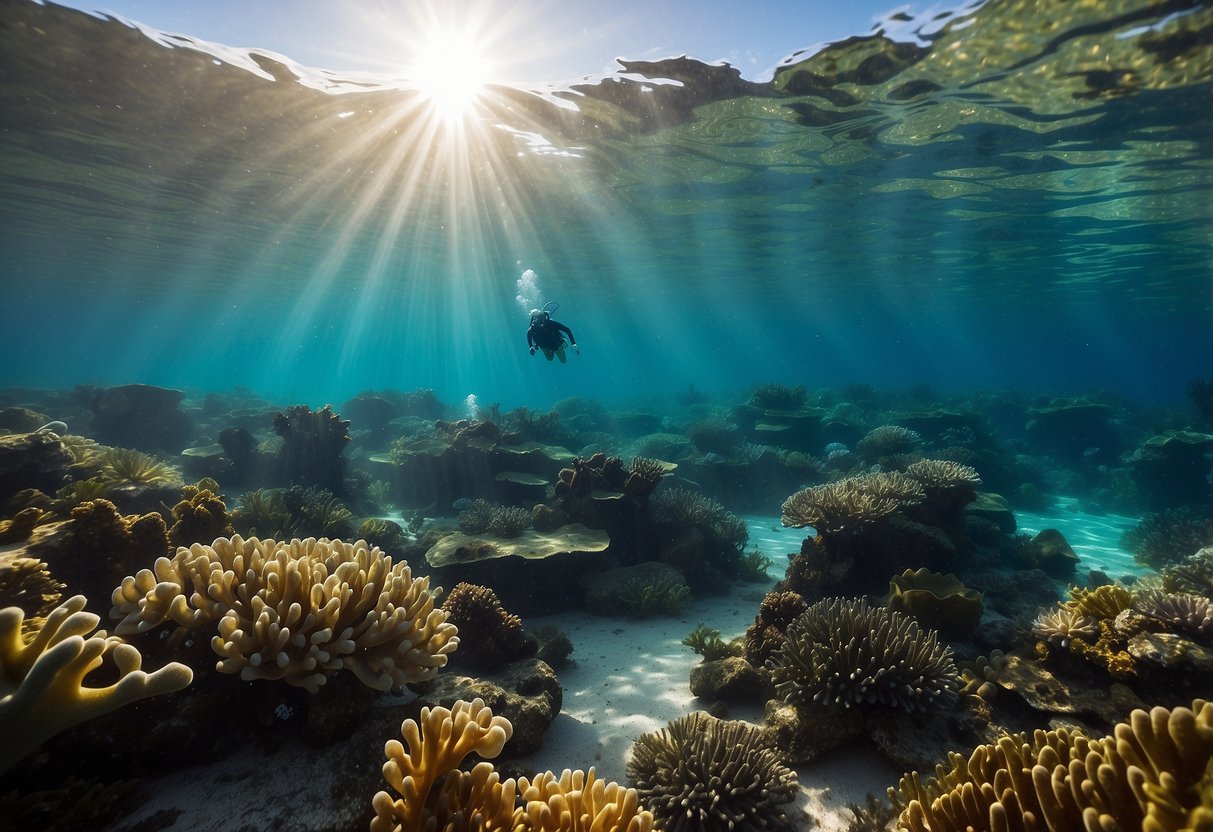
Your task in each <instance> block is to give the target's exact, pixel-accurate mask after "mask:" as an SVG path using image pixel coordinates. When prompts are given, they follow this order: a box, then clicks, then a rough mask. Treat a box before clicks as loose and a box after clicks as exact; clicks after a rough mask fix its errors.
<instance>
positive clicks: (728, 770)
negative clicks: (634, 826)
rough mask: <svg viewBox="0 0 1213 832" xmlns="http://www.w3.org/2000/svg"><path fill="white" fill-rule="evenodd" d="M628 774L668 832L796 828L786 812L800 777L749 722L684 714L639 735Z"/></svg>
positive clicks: (766, 831)
mask: <svg viewBox="0 0 1213 832" xmlns="http://www.w3.org/2000/svg"><path fill="white" fill-rule="evenodd" d="M627 770H628V777H629V778H630V779H631V781H632V782H633V783H635V784H636V788H637V791H638V792H639V794H640V798H641V800H642V801H643V802H644V803H645V805H646V806H648V808H649V810H650V811H652V813H653V815H654V817H655V818H656V819H657V822H658V824H659V826H660V828H661V829H662V830H665V832H699V831H700V830H717V829H719V830H726V829H727V830H736V832H775V830H790V829H792V828H793V825H792V823H791V822H790V821H789V820H788V818H787V816H786V815H785V814H784V812H783V809H782V808H781V807H782V806H783V804H785V803H789V802H791V801H792V800H793V799H794V798H795V796H796V793H797V788H796V773H795V772H793V771H792V770H791V769H790V768H788V767H787V766H785V765H784V764H783V763H782V762H781V761H780V759H779V755H778V754H777V753H776V752H775V751H774V749H773V748H771V746H770V745H769V744H768V742H767V741H766V740H765V739H764V734H763V731H762V730H761V729H759V728H756V727H755V726H753V725H749V724H747V723H745V722H740V721H735V720H721V719H716V718H714V717H712V716H709V715H708V714H706V713H703V712H701V711H697V712H695V713H691V714H687V715H686V716H684V717H680V718H679V719H676V720H674V721H672V722H670V723H669V724H668V725H667V726H666V727H665V728H664V729H663V730H661V731H657V732H654V733H651V734H643V735H641V736H640V737H639V738H638V739H637V740H636V743H635V745H633V746H632V757H631V759H630V760H628V765H627Z"/></svg>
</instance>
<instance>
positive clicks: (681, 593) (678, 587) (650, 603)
mask: <svg viewBox="0 0 1213 832" xmlns="http://www.w3.org/2000/svg"><path fill="white" fill-rule="evenodd" d="M690 600H691V590H690V587H688V586H687V585H686V584H684V583H682V582H681V581H679V580H676V579H675V578H673V577H671V576H669V575H659V576H657V577H654V578H650V579H645V578H641V577H633V578H628V579H627V580H626V581H624V582H623V586H621V587H620V589H619V595H618V603H619V607H620V609H621V610H623V612H625V613H627V614H628V615H631V616H633V617H635V618H648V617H649V616H651V615H677V614H678V613H679V612H681V611H682V608H683V607H685V606H686V605H687V602H688V601H690Z"/></svg>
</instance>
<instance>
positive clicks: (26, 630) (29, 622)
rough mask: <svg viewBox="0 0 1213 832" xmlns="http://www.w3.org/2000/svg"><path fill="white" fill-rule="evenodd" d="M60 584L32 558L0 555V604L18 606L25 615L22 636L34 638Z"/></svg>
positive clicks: (54, 604)
mask: <svg viewBox="0 0 1213 832" xmlns="http://www.w3.org/2000/svg"><path fill="white" fill-rule="evenodd" d="M62 591H63V584H61V583H59V582H58V581H56V580H55V579H54V578H53V577H52V576H51V573H50V570H49V569H47V566H46V564H45V563H43V562H42V561H40V560H37V559H35V558H26V557H12V556H11V555H0V608H4V607H19V608H20V609H21V612H22V613H23V614H24V616H25V620H24V622H23V624H22V627H23V629H22V638H23V639H24V640H25V641H30V640H31V639H33V637H34V634H35V633H36V632H37V631H38V630H40V629H41V628H42V625H43V624H44V623H46V617H47V616H48V615H50V613H51V610H53V609H54V608H55V607H57V606H58V605H59V601H60V598H61V593H62Z"/></svg>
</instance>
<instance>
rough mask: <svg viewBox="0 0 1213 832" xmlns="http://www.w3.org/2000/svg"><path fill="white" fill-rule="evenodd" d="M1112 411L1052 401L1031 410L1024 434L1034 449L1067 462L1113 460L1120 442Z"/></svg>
mask: <svg viewBox="0 0 1213 832" xmlns="http://www.w3.org/2000/svg"><path fill="white" fill-rule="evenodd" d="M1113 415H1114V414H1113V411H1112V408H1111V407H1109V406H1108V405H1106V404H1101V403H1099V402H1088V401H1083V400H1082V399H1055V400H1054V401H1053V402H1052V403H1050V404H1049V405H1047V406H1045V407H1039V408H1031V409H1030V410H1029V411H1028V417H1029V421H1028V423H1027V425H1025V426H1024V434H1025V436H1026V437H1027V439H1028V441H1029V442H1030V443H1032V444H1033V445H1034V446H1035V447H1036V448H1037V449H1039V450H1040V451H1043V452H1044V453H1046V454H1049V455H1051V456H1054V457H1056V458H1058V459H1061V460H1065V461H1066V462H1068V463H1071V464H1075V463H1080V462H1084V461H1085V462H1086V463H1088V464H1089V463H1095V464H1100V463H1107V462H1112V461H1115V460H1116V458H1117V456H1118V454H1119V453H1120V450H1121V448H1122V446H1123V443H1122V441H1121V439H1120V436H1119V435H1118V431H1117V429H1116V426H1115V424H1114V422H1113V418H1112V417H1113Z"/></svg>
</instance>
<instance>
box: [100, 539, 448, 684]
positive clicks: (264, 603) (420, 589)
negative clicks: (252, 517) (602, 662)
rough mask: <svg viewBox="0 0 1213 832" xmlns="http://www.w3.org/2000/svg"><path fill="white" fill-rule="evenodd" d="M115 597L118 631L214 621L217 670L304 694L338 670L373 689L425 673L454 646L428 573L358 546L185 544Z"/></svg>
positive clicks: (434, 670)
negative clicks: (279, 682) (417, 574)
mask: <svg viewBox="0 0 1213 832" xmlns="http://www.w3.org/2000/svg"><path fill="white" fill-rule="evenodd" d="M113 603H114V608H113V610H112V611H111V613H110V615H111V616H112V617H114V618H120V619H122V620H121V623H119V625H118V627H117V632H118V633H119V634H124V633H135V632H144V631H146V630H150V629H152V628H154V627H157V626H159V625H160V624H163V623H165V622H167V621H169V620H172V621H174V622H175V623H176V624H178V625H179V626H181V627H185V628H187V629H190V628H195V627H201V626H206V625H210V624H214V625H216V626H217V628H218V631H219V635H217V636H215V637H214V638H212V639H211V648H212V649H213V650H214V651H215V653H216V654H217V655H218V656H219V657H220V661H219V662H218V663H217V664H216V668H217V669H219V670H220V671H222V672H224V673H239V674H240V678H242V679H246V680H252V679H283V680H285V681H286V682H287V683H288V684H292V685H297V686H299V687H303V688H306V689H307V690H309V691H311V692H315V691H316V690H317V689H318V688H319V687H320V685H322V684H324V682H325V681H326V679H327V678H328V677H329V676H331V675H332V674H334V673H337V672H338V671H340V670H342V669H348V670H350V671H352V672H353V673H354V674H355V675H356V676H357V677H358V678H359V679H360V680H361V681H362V683H363V684H365V685H367V686H368V687H371V688H374V689H375V690H389V689H390V688H393V687H399V686H401V685H404V684H406V683H408V682H418V681H423V680H426V679H432V678H433V677H434V676H435V675H436V674H437V672H438V668H440V667H442V666H444V665H445V664H446V661H447V654H449V653H451V652H452V651H454V650H455V648H456V647H457V646H458V645H459V639H458V637H457V635H456V632H457V631H456V629H455V627H454V625H452V624H450V623H448V622H447V620H446V619H447V613H446V612H445V611H444V610H442V609H436V608H435V602H434V593H431V592H430V590H429V578H413V577H412V572H411V570H410V569H409V567H408V565H407V564H405V563H404V562H401V563H397V564H393V563H392V559H391V558H390V557H388V556H386V555H384V553H383V552H382V551H380V550H379V549H371V548H368V547H367V545H366V543H365V542H363V541H358V542H357V543H353V544H351V543H343V542H342V541H340V540H331V541H330V540H327V539H321V540H316V539H315V538H308V539H307V540H299V539H295V540H292V541H290V542H289V543H286V542H282V543H279V542H276V541H273V540H258V539H257V538H255V537H254V538H250V539H249V540H245V539H243V538H242V537H240V536H239V535H236V536H234V537H232V538H218V539H217V540H215V542H214V543H213V544H212V545H210V546H206V545H203V544H200V543H195V544H194V545H193V546H191V547H190V548H189V549H185V548H179V549H178V550H177V553H176V554H175V555H174V556H173V557H172V558H166V557H162V558H159V559H158V560H157V561H156V565H155V570H154V572H153V571H150V570H147V569H143V570H140V571H139V573H138V574H137V575H135V576H133V577H127V578H125V579H123V581H122V585H121V586H120V587H118V588H117V589H115V590H114V593H113Z"/></svg>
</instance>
